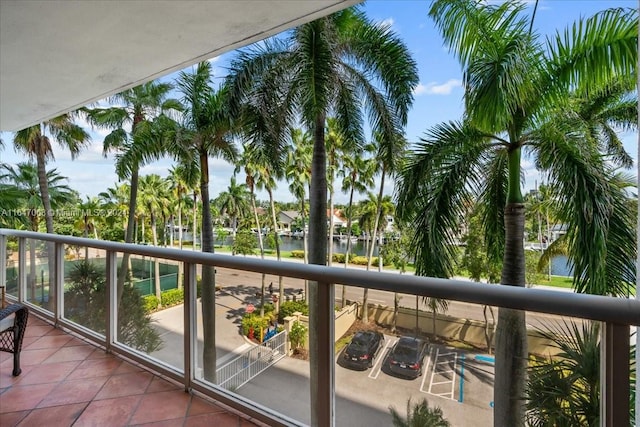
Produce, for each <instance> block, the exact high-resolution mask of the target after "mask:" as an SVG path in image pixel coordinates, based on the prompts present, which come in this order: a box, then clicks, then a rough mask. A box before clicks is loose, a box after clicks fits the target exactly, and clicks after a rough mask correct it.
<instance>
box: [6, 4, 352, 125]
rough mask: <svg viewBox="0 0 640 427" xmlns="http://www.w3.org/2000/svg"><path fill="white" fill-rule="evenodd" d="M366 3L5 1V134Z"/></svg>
mask: <svg viewBox="0 0 640 427" xmlns="http://www.w3.org/2000/svg"><path fill="white" fill-rule="evenodd" d="M358 2H359V0H217V1H213V0H209V1H206V0H202V1H165V0H157V1H150V0H113V1H104V0H92V1H75V0H29V1H18V0H1V1H0V130H2V131H15V130H19V129H23V128H25V127H27V126H31V125H34V124H36V123H40V122H42V121H44V120H47V119H50V118H52V117H55V116H57V115H59V114H61V113H64V112H67V111H70V110H73V109H76V108H79V107H81V106H84V105H87V104H89V103H91V102H94V101H97V100H99V99H102V98H104V97H107V96H109V95H113V94H114V93H117V92H120V91H122V90H124V89H128V88H130V87H133V86H136V85H139V84H141V83H144V82H146V81H149V80H153V79H155V78H158V77H161V76H163V75H166V74H169V73H171V72H173V71H176V70H179V69H182V68H184V67H186V66H189V65H192V64H195V63H196V62H198V61H201V60H204V59H209V58H212V57H214V56H217V55H220V54H222V53H224V52H227V51H230V50H233V49H236V48H238V47H241V46H244V45H247V44H250V43H252V42H255V41H258V40H262V39H264V38H266V37H268V36H271V35H274V34H277V33H279V32H282V31H284V30H286V29H288V28H291V27H294V26H297V25H299V24H302V23H304V22H308V21H311V20H313V19H316V18H319V17H321V16H324V15H328V14H330V13H332V12H335V11H337V10H340V9H343V8H345V7H348V6H350V5H352V4H355V3H358Z"/></svg>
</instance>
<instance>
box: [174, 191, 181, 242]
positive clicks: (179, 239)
mask: <svg viewBox="0 0 640 427" xmlns="http://www.w3.org/2000/svg"><path fill="white" fill-rule="evenodd" d="M181 202H182V197H180V198H179V199H178V247H179V248H180V249H182V203H181ZM172 235H173V232H172Z"/></svg>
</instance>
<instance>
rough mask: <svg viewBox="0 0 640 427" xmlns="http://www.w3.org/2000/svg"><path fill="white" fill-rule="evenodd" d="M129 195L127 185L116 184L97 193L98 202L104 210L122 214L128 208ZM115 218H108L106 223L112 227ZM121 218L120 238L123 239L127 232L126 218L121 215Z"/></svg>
mask: <svg viewBox="0 0 640 427" xmlns="http://www.w3.org/2000/svg"><path fill="white" fill-rule="evenodd" d="M129 195H130V189H129V185H128V184H120V185H117V184H116V185H114V186H113V187H109V188H107V189H106V190H105V191H102V192H100V193H98V200H100V202H101V203H102V204H103V205H104V207H105V208H107V209H110V210H113V211H116V212H122V213H124V212H126V211H127V210H128V208H129ZM117 218H118V217H117V216H111V217H108V218H107V223H108V224H109V225H110V226H112V225H113V221H114V220H115V219H117ZM121 218H122V219H123V223H122V236H123V237H124V235H125V234H126V232H127V217H126V216H125V215H124V214H123V215H121Z"/></svg>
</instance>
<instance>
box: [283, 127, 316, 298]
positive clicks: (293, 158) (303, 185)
mask: <svg viewBox="0 0 640 427" xmlns="http://www.w3.org/2000/svg"><path fill="white" fill-rule="evenodd" d="M290 137H291V143H292V144H293V147H292V150H291V151H289V152H288V154H287V161H286V168H285V176H286V178H287V180H288V181H289V191H291V194H293V195H294V196H295V197H296V199H297V201H298V203H300V219H301V223H302V246H303V248H304V262H305V263H307V261H308V254H307V252H308V251H307V230H306V228H307V226H306V218H307V210H306V204H305V201H306V199H307V190H306V189H307V187H308V186H309V184H311V156H312V149H313V144H312V141H311V135H310V134H309V133H308V132H305V131H303V130H302V129H300V128H292V129H291V131H290ZM305 288H306V281H305ZM305 295H306V289H305Z"/></svg>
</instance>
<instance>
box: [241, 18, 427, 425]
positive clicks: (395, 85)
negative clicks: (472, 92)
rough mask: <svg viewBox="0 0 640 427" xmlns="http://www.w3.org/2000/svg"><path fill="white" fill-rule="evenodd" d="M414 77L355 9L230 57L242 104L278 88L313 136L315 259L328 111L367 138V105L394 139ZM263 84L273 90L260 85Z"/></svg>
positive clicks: (398, 46) (375, 125) (314, 298)
mask: <svg viewBox="0 0 640 427" xmlns="http://www.w3.org/2000/svg"><path fill="white" fill-rule="evenodd" d="M374 82H376V83H378V84H374ZM417 83H418V75H417V69H416V64H415V62H414V61H413V59H412V58H411V55H410V54H409V51H408V50H407V48H406V46H405V45H404V44H403V43H402V41H401V40H400V39H399V38H398V37H397V36H396V35H395V34H394V33H393V32H392V31H391V30H390V29H389V27H388V26H385V25H376V24H373V23H372V22H371V21H370V20H369V19H367V18H366V16H365V15H364V13H363V12H362V11H361V10H360V9H358V8H356V7H354V8H349V9H345V10H342V11H340V12H337V13H335V14H333V15H330V16H327V17H323V18H320V19H318V20H315V21H313V22H309V23H306V24H303V25H301V26H299V27H297V28H295V29H294V30H292V31H291V32H290V33H288V35H287V36H286V38H285V39H284V40H282V39H278V40H275V39H271V40H268V41H266V42H264V43H262V44H260V45H259V46H258V47H255V48H253V49H252V50H246V51H243V52H241V54H240V55H239V57H238V58H237V60H235V61H234V62H233V63H232V67H231V73H230V75H229V85H230V90H231V94H232V99H233V101H234V105H236V106H238V107H239V105H241V104H242V102H243V101H244V100H245V99H247V98H251V97H253V96H255V95H259V94H265V93H266V94H271V95H270V96H274V95H273V94H276V95H278V97H279V98H281V99H282V102H281V103H279V104H277V105H278V106H281V107H282V108H278V109H276V111H275V112H271V114H281V115H282V117H283V118H286V119H288V120H287V121H288V122H289V124H290V125H291V124H293V121H294V120H298V119H299V120H300V122H301V123H302V124H303V125H304V126H305V127H306V128H307V129H309V131H310V132H311V133H312V134H313V140H314V144H313V146H314V148H313V157H312V167H311V171H312V172H311V192H310V218H309V232H310V239H309V262H310V263H312V264H321V265H324V264H326V257H327V221H326V212H327V174H326V151H325V146H324V143H325V135H324V134H325V126H326V118H327V116H328V114H329V112H330V111H331V112H333V113H334V115H335V118H336V121H337V123H338V125H339V127H340V129H341V131H342V133H343V134H344V136H345V138H347V139H349V140H352V141H363V140H364V137H363V121H364V119H363V113H362V112H363V110H364V111H366V112H367V113H368V114H367V115H368V117H369V118H370V123H371V127H372V129H373V130H374V131H379V132H381V133H382V134H384V135H385V136H386V137H389V138H391V137H393V136H395V135H397V134H399V133H401V132H400V128H401V126H403V125H404V124H405V123H406V120H407V111H408V108H409V106H410V105H411V103H412V101H413V95H412V90H413V88H414V87H415V86H416V85H417ZM265 87H267V88H268V89H269V90H258V89H260V88H265ZM267 96H269V95H267ZM265 113H269V110H266V111H265ZM274 142H276V143H278V142H283V141H274ZM309 300H310V309H311V317H310V322H311V323H310V328H309V331H310V334H311V336H310V337H309V343H310V355H311V362H310V363H311V381H310V386H311V414H312V416H311V419H313V420H316V419H320V418H322V414H320V413H318V412H317V411H318V405H317V402H318V399H317V397H318V396H317V392H318V389H317V386H318V384H319V381H318V379H319V375H328V374H329V373H326V372H320V370H319V369H318V355H319V354H320V352H321V351H325V352H327V351H329V350H330V349H320V348H317V345H318V339H317V336H316V335H315V334H316V333H317V331H319V329H320V328H319V325H318V324H317V322H318V313H317V308H316V305H317V304H318V303H319V301H318V288H317V285H316V284H312V285H311V286H310V292H309ZM314 310H316V312H315V313H314Z"/></svg>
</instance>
